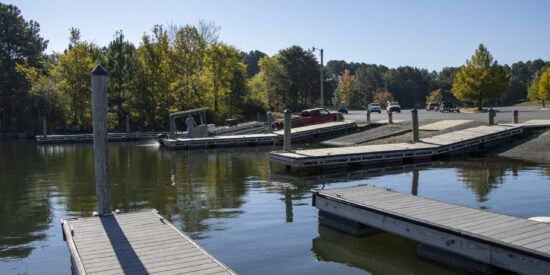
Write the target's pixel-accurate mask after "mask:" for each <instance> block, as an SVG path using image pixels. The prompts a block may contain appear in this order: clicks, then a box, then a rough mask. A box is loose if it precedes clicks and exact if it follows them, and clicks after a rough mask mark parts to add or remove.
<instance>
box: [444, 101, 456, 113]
mask: <svg viewBox="0 0 550 275" xmlns="http://www.w3.org/2000/svg"><path fill="white" fill-rule="evenodd" d="M439 111H440V112H442V113H444V112H450V113H452V112H457V113H460V110H459V109H458V107H457V106H455V105H454V104H453V103H452V102H450V101H441V104H439Z"/></svg>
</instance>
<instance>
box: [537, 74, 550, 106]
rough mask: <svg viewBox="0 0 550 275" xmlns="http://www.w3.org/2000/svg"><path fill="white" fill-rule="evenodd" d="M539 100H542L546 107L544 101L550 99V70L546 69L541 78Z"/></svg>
mask: <svg viewBox="0 0 550 275" xmlns="http://www.w3.org/2000/svg"><path fill="white" fill-rule="evenodd" d="M539 98H540V99H541V100H542V102H543V103H542V106H543V107H544V101H545V100H549V99H550V68H548V69H546V71H544V73H542V75H541V76H540V81H539Z"/></svg>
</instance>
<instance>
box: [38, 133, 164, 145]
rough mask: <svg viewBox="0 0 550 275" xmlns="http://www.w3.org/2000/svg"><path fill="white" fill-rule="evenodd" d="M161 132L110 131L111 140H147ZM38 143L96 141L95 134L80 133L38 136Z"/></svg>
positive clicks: (109, 137)
mask: <svg viewBox="0 0 550 275" xmlns="http://www.w3.org/2000/svg"><path fill="white" fill-rule="evenodd" d="M159 134H168V133H156V132H135V133H109V135H108V139H109V141H128V140H146V139H156V138H157V136H158V135H159ZM35 138H36V142H37V143H41V144H44V143H77V142H94V135H93V134H80V135H47V136H43V135H40V136H36V137H35Z"/></svg>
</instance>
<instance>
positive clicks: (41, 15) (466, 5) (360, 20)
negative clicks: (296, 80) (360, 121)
mask: <svg viewBox="0 0 550 275" xmlns="http://www.w3.org/2000/svg"><path fill="white" fill-rule="evenodd" d="M3 2H4V3H9V4H14V5H16V6H17V7H19V9H21V11H22V14H23V17H24V18H25V19H26V20H30V19H32V20H35V21H37V22H38V23H40V26H41V32H40V33H41V36H42V37H44V38H46V39H48V40H49V41H50V42H49V46H48V49H47V52H52V51H56V52H62V51H63V49H65V48H66V47H67V45H68V42H69V41H68V37H69V28H71V27H76V28H78V29H80V31H81V36H82V39H83V40H87V41H91V42H94V43H96V44H98V45H99V46H106V45H108V43H109V41H111V40H112V39H113V34H114V33H115V31H117V30H122V31H123V32H124V34H125V36H126V38H127V39H128V40H129V41H131V42H132V43H134V44H135V45H136V46H138V45H139V43H140V41H141V37H142V36H143V34H144V33H150V32H151V28H152V27H153V25H155V24H164V25H166V24H168V23H170V22H172V23H176V24H180V25H184V24H193V25H194V24H197V22H198V21H199V20H200V19H203V20H206V21H215V23H216V24H217V25H219V26H221V31H220V39H221V40H222V41H223V42H224V43H226V44H229V45H232V46H235V47H236V48H238V49H240V50H243V51H250V50H260V51H262V52H265V53H267V54H269V55H273V54H275V53H277V51H279V50H280V49H283V48H288V47H290V46H292V45H300V46H302V47H304V48H311V47H312V46H315V47H320V48H323V49H324V53H325V55H324V60H325V64H326V62H327V61H328V60H345V61H347V62H365V63H370V64H383V65H386V66H389V67H398V66H406V65H409V66H414V67H419V68H427V69H429V70H440V69H441V68H443V67H447V66H459V65H462V64H464V62H465V61H466V59H469V58H470V57H471V56H472V54H473V53H474V51H475V49H476V48H477V46H478V45H479V43H484V44H485V46H486V47H487V48H488V49H489V51H490V52H491V53H492V54H493V57H494V58H495V59H496V60H498V61H499V63H501V64H512V63H514V62H517V61H527V60H533V59H537V58H542V59H544V60H550V16H549V15H548V12H550V1H542V0H541V1H530V0H522V1H504V0H501V1H483V0H477V1H466V0H465V1H444V0H439V1H412V0H411V1H392V0H387V1H368V0H363V1H334V0H333V1H325V0H316V1H314V0H311V1H306V0H302V1H300V0H294V1H286V0H284V1H276V0H272V1H263V0H256V1H252V0H250V1H238V0H231V1H230V0H226V1H221V0H220V1H208V0H201V1H183V0H181V1H162V0H157V1H139V0H134V1H124V0H117V1H115V0H111V1H103V0H96V1H77V0H73V1H61V0H50V1H37V0H11V1H10V0H8V1H3Z"/></svg>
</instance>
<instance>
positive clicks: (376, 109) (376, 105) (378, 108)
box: [367, 103, 382, 113]
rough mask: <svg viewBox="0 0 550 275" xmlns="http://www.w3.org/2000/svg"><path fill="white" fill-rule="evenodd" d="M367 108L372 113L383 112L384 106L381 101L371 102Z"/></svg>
mask: <svg viewBox="0 0 550 275" xmlns="http://www.w3.org/2000/svg"><path fill="white" fill-rule="evenodd" d="M367 110H368V111H369V112H371V113H374V112H378V113H381V112H382V106H380V103H370V104H369V105H368V106H367Z"/></svg>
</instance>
